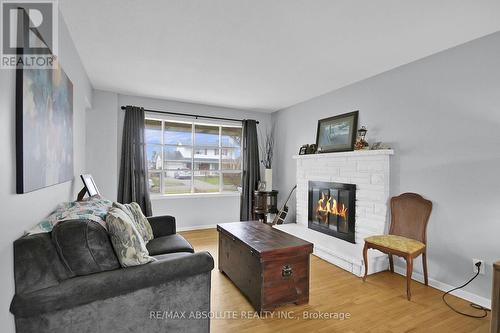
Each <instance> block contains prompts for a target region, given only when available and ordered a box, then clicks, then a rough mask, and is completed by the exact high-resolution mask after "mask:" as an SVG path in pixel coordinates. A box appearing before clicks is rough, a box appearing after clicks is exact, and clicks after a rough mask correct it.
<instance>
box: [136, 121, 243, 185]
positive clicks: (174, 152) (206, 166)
mask: <svg viewBox="0 0 500 333" xmlns="http://www.w3.org/2000/svg"><path fill="white" fill-rule="evenodd" d="M145 136H146V152H147V163H148V176H149V177H148V181H149V189H150V192H151V193H152V194H187V193H222V192H238V191H239V188H240V186H241V168H242V163H241V136H242V128H241V126H230V125H225V124H205V123H198V122H181V121H173V120H164V119H154V118H149V117H147V118H146V131H145Z"/></svg>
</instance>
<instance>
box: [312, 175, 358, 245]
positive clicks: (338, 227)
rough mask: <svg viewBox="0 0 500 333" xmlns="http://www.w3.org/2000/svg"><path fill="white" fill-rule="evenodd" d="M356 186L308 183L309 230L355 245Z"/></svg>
mask: <svg viewBox="0 0 500 333" xmlns="http://www.w3.org/2000/svg"><path fill="white" fill-rule="evenodd" d="M355 208H356V185H353V184H342V183H333V182H315V181H309V228H310V229H313V230H316V231H319V232H322V233H324V234H327V235H331V236H334V237H337V238H340V239H343V240H346V241H348V242H351V243H355V238H354V220H355V216H356V211H355Z"/></svg>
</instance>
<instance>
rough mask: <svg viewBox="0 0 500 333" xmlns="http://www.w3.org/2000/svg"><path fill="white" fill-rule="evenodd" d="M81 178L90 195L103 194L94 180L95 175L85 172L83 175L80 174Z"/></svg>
mask: <svg viewBox="0 0 500 333" xmlns="http://www.w3.org/2000/svg"><path fill="white" fill-rule="evenodd" d="M80 178H81V179H82V182H83V185H84V190H86V192H87V194H88V195H89V197H93V196H96V195H101V193H100V192H99V189H98V188H97V185H96V183H95V181H94V177H92V175H90V174H83V175H80Z"/></svg>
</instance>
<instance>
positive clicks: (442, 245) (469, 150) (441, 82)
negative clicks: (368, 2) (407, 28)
mask: <svg viewBox="0 0 500 333" xmlns="http://www.w3.org/2000/svg"><path fill="white" fill-rule="evenodd" d="M395 47H396V46H395ZM353 110H360V124H361V125H366V126H367V127H368V140H369V141H372V142H373V141H384V142H387V143H389V144H390V145H391V146H392V147H393V148H394V149H395V155H394V157H393V158H392V161H393V162H392V165H391V167H392V170H391V172H392V176H391V194H392V195H397V194H399V193H401V192H407V191H413V192H417V193H421V194H422V195H424V196H425V197H427V198H428V199H430V200H432V201H433V203H434V210H433V213H432V216H431V219H430V222H429V227H428V230H427V235H428V253H429V254H428V259H429V274H430V278H433V279H435V280H437V281H441V282H444V283H447V284H450V285H458V284H461V282H463V281H464V280H466V279H467V278H469V277H470V276H471V274H472V258H479V259H484V260H485V261H486V263H487V267H486V272H487V275H486V276H480V277H479V278H478V279H477V280H476V281H474V282H473V283H472V284H471V285H470V286H469V287H467V290H468V291H469V292H472V293H475V294H477V295H479V296H482V297H485V298H489V297H490V291H491V273H492V270H491V263H492V262H493V261H496V260H499V259H500V247H499V245H498V235H499V234H500V224H499V219H500V204H499V202H500V177H499V174H498V172H499V170H500V148H499V144H500V131H499V128H500V33H495V34H493V35H490V36H487V37H484V38H481V39H478V40H475V41H472V42H470V43H467V44H464V45H462V46H459V47H456V48H453V49H450V50H447V51H444V52H441V53H439V54H436V55H433V56H430V57H428V58H425V59H422V60H419V61H416V62H413V63H411V64H408V65H405V66H402V67H399V68H397V69H394V70H391V71H389V72H386V73H383V74H380V75H378V76H375V77H372V78H370V79H367V80H364V81H361V82H358V83H355V84H353V85H351V86H348V87H345V88H342V89H339V90H336V91H333V92H330V93H328V94H325V95H322V96H319V97H316V98H313V99H311V100H309V101H306V102H303V103H300V104H298V105H295V106H292V107H290V108H287V109H284V110H281V111H279V112H277V113H274V114H273V121H274V122H275V123H276V126H277V135H276V137H277V145H276V146H277V151H276V158H277V161H276V163H275V165H276V167H275V168H274V171H275V174H274V179H275V182H276V184H277V188H278V190H280V191H286V190H289V189H290V188H291V186H292V185H293V184H294V183H295V164H294V163H293V160H292V155H294V154H297V152H298V149H299V147H300V145H302V144H305V143H313V142H315V135H316V126H317V121H318V119H321V118H325V117H329V116H333V115H337V114H341V113H345V112H350V111H353ZM291 206H292V207H293V206H294V204H293V203H292V204H291ZM291 215H292V218H291V219H290V220H293V218H294V214H293V213H292V214H291ZM417 262H418V263H419V265H418V266H417V268H416V270H417V271H421V268H420V261H419V260H418V261H417ZM398 264H399V265H403V264H402V262H399V263H398Z"/></svg>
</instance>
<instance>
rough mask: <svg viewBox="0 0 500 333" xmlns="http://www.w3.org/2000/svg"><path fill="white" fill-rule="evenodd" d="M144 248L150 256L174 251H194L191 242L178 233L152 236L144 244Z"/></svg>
mask: <svg viewBox="0 0 500 333" xmlns="http://www.w3.org/2000/svg"><path fill="white" fill-rule="evenodd" d="M146 248H147V249H148V252H149V254H150V255H152V256H155V255H158V254H166V253H175V252H191V253H193V252H194V249H193V247H192V246H191V244H189V242H188V241H187V240H185V239H184V237H182V236H181V235H178V234H173V235H168V236H163V237H158V238H154V239H152V240H150V241H149V242H148V243H147V244H146Z"/></svg>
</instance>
